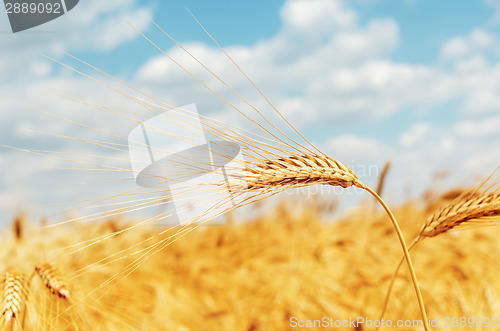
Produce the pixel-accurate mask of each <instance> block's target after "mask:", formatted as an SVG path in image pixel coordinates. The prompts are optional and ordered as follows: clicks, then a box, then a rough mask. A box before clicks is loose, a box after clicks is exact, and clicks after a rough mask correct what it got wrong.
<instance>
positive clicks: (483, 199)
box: [379, 190, 500, 320]
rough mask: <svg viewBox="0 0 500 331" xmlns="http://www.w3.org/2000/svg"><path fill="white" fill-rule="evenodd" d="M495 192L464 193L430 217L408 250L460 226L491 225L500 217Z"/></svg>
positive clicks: (474, 191)
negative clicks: (426, 238)
mask: <svg viewBox="0 0 500 331" xmlns="http://www.w3.org/2000/svg"><path fill="white" fill-rule="evenodd" d="M495 192H497V190H495V191H494V192H493V193H482V194H479V193H478V192H477V191H476V190H473V191H466V192H463V193H462V195H461V196H460V197H458V198H457V200H455V202H453V203H450V204H448V205H446V206H445V207H442V208H441V209H439V211H437V212H436V213H434V214H432V215H431V216H430V217H429V219H428V220H427V222H426V223H425V224H424V226H423V227H422V229H421V230H420V233H419V234H418V236H417V237H416V238H415V240H414V241H413V242H412V243H411V245H410V246H409V247H408V250H410V249H411V248H413V247H414V246H415V245H416V244H417V243H419V242H420V241H421V240H422V239H424V238H425V237H435V236H438V235H440V234H443V233H445V232H448V231H450V230H452V229H454V228H456V227H459V226H465V225H470V226H473V225H474V224H476V225H479V224H488V223H491V222H492V221H493V220H495V219H496V218H498V217H500V194H498V193H495ZM472 193H473V194H472ZM403 259H404V258H403ZM403 259H401V261H400V262H399V264H398V266H397V268H396V270H395V271H394V274H393V276H392V278H391V282H390V284H389V289H388V291H387V294H386V296H385V301H384V305H383V308H382V312H381V314H380V318H379V320H380V319H382V318H383V317H384V314H385V312H386V310H387V305H388V304H389V298H390V296H391V291H392V287H393V286H394V281H395V280H396V277H397V275H398V272H399V268H400V267H401V265H402V263H403Z"/></svg>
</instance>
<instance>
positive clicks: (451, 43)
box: [441, 28, 497, 59]
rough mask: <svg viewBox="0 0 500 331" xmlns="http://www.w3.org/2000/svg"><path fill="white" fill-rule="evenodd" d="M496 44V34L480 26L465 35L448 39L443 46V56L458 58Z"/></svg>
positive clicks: (482, 50)
mask: <svg viewBox="0 0 500 331" xmlns="http://www.w3.org/2000/svg"><path fill="white" fill-rule="evenodd" d="M496 44H497V38H496V36H495V35H494V34H492V33H490V32H488V31H485V30H484V29H480V28H478V29H475V30H473V31H471V32H470V33H469V34H468V35H466V36H464V37H454V38H452V39H450V40H448V41H446V42H445V43H444V44H443V46H442V47H441V57H442V58H444V59H456V58H461V57H464V56H470V55H476V54H478V53H482V52H484V51H488V50H491V49H492V48H493V47H494V46H495V45H496Z"/></svg>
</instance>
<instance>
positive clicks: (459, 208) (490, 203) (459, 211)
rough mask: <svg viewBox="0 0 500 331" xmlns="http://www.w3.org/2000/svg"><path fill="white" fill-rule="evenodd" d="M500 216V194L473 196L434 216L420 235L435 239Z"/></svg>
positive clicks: (447, 207)
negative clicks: (450, 231) (456, 229)
mask: <svg viewBox="0 0 500 331" xmlns="http://www.w3.org/2000/svg"><path fill="white" fill-rule="evenodd" d="M499 216H500V194H498V193H490V194H485V195H480V196H473V197H470V198H467V199H464V200H463V201H460V202H458V203H454V204H450V205H448V206H446V207H444V208H441V210H439V212H437V213H435V214H433V215H432V216H431V217H430V218H429V220H428V221H427V222H426V223H425V224H424V226H423V228H422V230H421V231H420V233H419V235H418V240H420V239H421V238H423V237H435V236H437V235H440V234H442V233H445V232H448V231H449V230H451V229H454V228H456V227H459V226H464V225H471V221H474V222H476V223H478V222H481V223H482V222H483V221H486V222H488V220H492V219H493V218H496V217H499Z"/></svg>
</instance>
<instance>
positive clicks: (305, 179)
mask: <svg viewBox="0 0 500 331" xmlns="http://www.w3.org/2000/svg"><path fill="white" fill-rule="evenodd" d="M249 163H250V165H247V166H246V168H245V170H244V171H242V172H240V173H237V174H233V175H232V176H231V177H232V178H231V179H230V185H231V186H232V187H235V188H240V189H245V188H246V189H248V190H257V189H262V188H272V187H277V186H292V185H293V186H307V185H312V184H328V185H334V186H341V187H343V188H347V187H350V186H353V185H354V186H357V187H360V188H364V187H365V185H364V184H363V183H362V182H361V181H360V180H359V179H358V178H357V177H356V175H355V174H354V173H353V172H352V171H351V170H350V169H349V168H348V167H347V166H346V165H345V164H342V163H340V162H338V161H335V160H333V159H331V158H329V157H327V156H318V155H302V156H290V157H282V158H278V159H274V160H260V161H258V162H249ZM252 165H253V166H252Z"/></svg>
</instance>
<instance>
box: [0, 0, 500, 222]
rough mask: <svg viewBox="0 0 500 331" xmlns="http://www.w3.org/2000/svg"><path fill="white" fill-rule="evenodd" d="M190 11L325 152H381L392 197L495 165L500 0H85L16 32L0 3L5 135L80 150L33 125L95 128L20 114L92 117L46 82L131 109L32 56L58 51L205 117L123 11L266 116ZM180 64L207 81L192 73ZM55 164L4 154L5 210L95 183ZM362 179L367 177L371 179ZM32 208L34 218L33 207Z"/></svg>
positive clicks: (370, 160)
mask: <svg viewBox="0 0 500 331" xmlns="http://www.w3.org/2000/svg"><path fill="white" fill-rule="evenodd" d="M186 7H187V8H189V10H190V11H191V12H192V13H193V14H194V15H195V16H196V17H197V18H198V19H199V20H200V21H201V22H202V24H203V25H204V26H205V27H206V28H207V30H208V31H209V32H210V33H211V34H212V35H213V36H214V37H215V38H216V39H217V40H218V41H219V42H220V43H221V44H222V45H223V46H224V47H225V48H226V49H227V50H228V51H229V52H230V53H231V54H232V55H233V56H234V57H235V59H236V61H237V62H238V63H239V64H241V65H242V67H243V68H244V69H245V71H246V72H247V73H248V74H249V75H250V77H252V78H253V79H254V80H255V81H256V83H257V84H258V85H259V87H261V88H262V90H263V91H264V93H266V95H267V96H268V97H270V99H271V100H273V102H274V103H275V104H276V105H277V106H278V108H279V109H280V111H282V113H283V114H284V115H285V116H286V117H287V118H288V119H289V120H290V121H291V122H292V123H294V124H295V125H296V126H297V127H298V128H299V129H300V130H301V132H303V133H304V134H305V135H306V136H307V137H308V138H310V139H311V140H312V141H313V142H314V143H315V144H316V145H317V146H319V147H320V148H321V149H322V150H324V151H325V152H327V153H328V154H330V155H332V156H333V157H334V158H336V159H339V160H341V161H343V162H345V163H347V164H349V165H352V166H353V167H354V168H356V167H360V166H367V165H372V164H375V165H381V164H383V163H384V162H385V160H387V159H392V160H393V161H394V168H393V170H392V172H391V176H390V177H389V183H388V184H389V185H388V190H389V192H388V199H389V200H390V201H393V202H401V201H402V199H404V198H405V197H407V196H419V195H420V194H422V191H423V190H424V189H425V188H426V187H428V186H429V184H430V183H433V184H436V183H435V181H434V179H433V173H435V172H438V171H442V170H444V169H448V170H450V172H451V175H450V177H449V178H448V180H447V182H446V183H440V185H441V184H442V185H443V187H444V188H446V187H451V186H456V185H461V184H462V183H463V182H464V180H465V179H466V178H476V177H477V176H479V175H481V174H485V173H487V172H489V171H492V170H493V169H495V168H496V166H498V165H499V160H500V158H499V156H498V155H499V153H498V150H497V149H498V145H499V142H500V136H499V132H500V65H499V62H498V60H499V57H500V35H499V34H500V1H495V0H485V1H467V2H466V1H461V2H457V1H451V0H448V1H429V0H427V1H423V0H407V1H401V0H400V1H397V0H387V1H383V0H358V1H341V0H338V1H336V0H332V1H328V0H310V1H300V0H295V1H291V0H290V1H263V0H262V1H261V0H258V1H252V2H236V1H229V0H227V1H217V2H216V3H214V2H207V1H134V0H127V1H118V0H116V1H108V2H105V3H104V2H101V1H98V0H95V1H85V2H83V1H82V2H81V3H80V4H79V5H78V6H77V7H76V8H75V9H73V10H72V11H71V12H69V13H68V14H66V15H64V16H62V17H60V18H58V19H57V20H54V21H52V22H50V23H47V24H45V25H43V26H40V27H37V28H35V29H33V30H29V31H26V32H23V33H18V34H12V33H10V32H9V26H8V21H7V17H6V15H5V14H1V15H0V31H1V32H2V33H1V34H0V39H1V42H2V48H1V49H0V55H1V56H2V59H3V60H2V62H1V63H0V98H2V100H3V102H2V105H0V130H1V133H0V144H3V145H9V146H19V147H23V148H31V149H36V148H41V149H48V150H56V151H75V150H77V149H78V148H80V147H78V146H76V145H75V144H74V142H71V141H68V140H66V141H64V140H63V141H61V140H51V139H50V137H47V136H42V137H43V138H40V136H39V135H36V134H34V133H30V130H33V129H42V130H44V131H48V132H53V133H60V134H67V135H71V136H74V137H76V136H78V135H81V136H82V137H84V138H85V139H90V138H89V137H93V136H92V133H89V132H87V131H85V130H84V129H82V128H78V129H75V128H74V127H71V126H70V125H68V123H64V121H57V120H55V119H52V118H50V117H47V116H45V115H43V114H40V113H38V112H35V111H33V110H32V109H30V107H29V106H32V107H36V108H39V109H43V110H46V111H51V112H55V113H57V114H64V116H65V117H70V118H75V119H77V120H81V121H85V122H86V123H88V124H89V125H98V122H99V121H98V120H99V119H98V118H97V117H96V116H95V114H94V113H90V112H89V111H88V110H87V109H85V108H84V107H79V106H75V105H72V104H66V103H65V102H66V101H65V100H63V99H62V98H61V97H60V96H57V95H56V94H55V93H53V92H49V90H48V89H49V88H51V87H55V88H60V89H63V90H68V91H70V92H73V93H75V94H77V95H79V96H82V97H86V98H89V99H92V100H95V102H99V103H101V104H106V103H110V104H112V105H114V106H116V107H123V109H129V108H130V103H126V102H125V101H123V100H121V101H120V100H118V99H115V98H114V94H112V93H111V92H110V91H106V90H105V89H103V88H101V87H99V86H98V85H96V84H93V83H92V82H91V81H90V80H89V79H82V78H81V77H78V76H77V75H74V74H71V73H70V72H69V71H68V70H65V69H64V68H62V67H61V66H59V65H56V64H54V63H52V62H51V61H49V60H46V59H45V58H43V57H42V56H41V55H40V54H46V55H49V56H53V57H55V58H57V59H64V56H63V54H62V51H67V52H69V53H71V54H73V55H76V56H77V57H79V58H81V59H83V60H85V61H88V62H90V63H92V64H94V65H96V66H98V67H100V68H102V69H104V70H105V71H107V72H109V73H111V74H113V75H115V76H117V77H119V78H121V79H123V80H124V81H126V82H128V83H130V84H131V85H134V86H136V87H138V88H140V89H143V90H146V91H148V92H150V93H152V94H154V95H155V96H159V97H160V98H162V99H164V100H168V101H172V102H174V103H177V104H188V103H191V102H196V104H197V105H198V108H199V109H200V107H201V108H204V109H205V112H206V113H207V114H214V115H215V114H218V113H220V112H224V111H227V110H226V109H224V108H223V107H222V106H220V105H218V104H217V103H216V102H215V101H214V100H213V97H211V96H209V95H206V93H205V94H204V92H203V91H202V89H200V86H199V85H197V83H196V82H194V81H192V80H191V79H190V78H189V77H187V75H185V74H182V73H180V72H178V71H176V69H175V68H174V67H175V66H174V65H173V64H172V63H171V62H169V60H168V59H166V58H165V57H162V56H161V55H159V52H158V51H157V50H156V49H155V48H154V47H152V46H151V45H149V44H148V43H147V42H146V41H145V40H144V39H143V38H141V37H140V36H139V35H138V34H137V33H136V32H135V31H134V30H133V29H131V28H130V27H129V26H127V25H126V24H125V23H124V22H123V20H122V19H121V18H124V19H126V20H128V21H130V22H131V23H132V24H133V25H134V26H135V27H137V29H138V30H140V31H142V32H144V33H146V34H147V35H148V36H149V37H151V39H153V40H154V41H155V42H157V43H158V45H159V46H160V47H162V48H163V49H165V50H166V51H168V53H169V54H171V55H172V56H174V57H175V58H177V59H179V60H180V61H186V59H185V58H186V56H185V54H184V55H183V54H182V52H180V51H179V50H178V49H176V48H175V47H174V46H173V43H172V42H171V41H170V40H168V38H166V37H165V36H162V34H161V33H160V32H159V31H158V30H157V29H156V28H154V27H153V26H152V24H151V22H150V21H149V17H151V18H153V19H154V21H155V22H156V23H157V24H158V25H160V26H161V27H162V28H163V29H165V30H166V31H167V32H168V33H170V34H171V35H172V36H173V37H174V38H176V39H177V40H178V41H179V42H181V43H183V44H184V45H186V47H187V48H189V49H190V50H193V52H194V53H195V54H196V55H197V56H198V57H200V59H202V60H203V61H204V62H206V64H207V65H209V66H210V67H212V68H215V69H216V71H217V72H218V73H221V75H224V77H225V79H227V80H228V82H230V84H231V85H232V86H235V88H237V89H238V91H240V92H241V93H242V94H244V95H245V96H246V97H247V98H248V100H249V101H250V102H252V103H254V104H255V105H257V106H258V107H261V106H262V107H263V111H267V110H266V107H265V106H264V104H263V103H262V100H261V99H259V98H258V97H257V96H256V95H255V91H252V89H251V87H250V86H249V84H248V83H247V82H245V81H244V79H242V77H241V75H239V74H238V73H236V72H235V71H234V70H233V69H231V68H230V66H229V65H228V63H227V61H224V59H223V56H222V55H221V54H220V53H218V52H217V50H216V49H215V48H214V46H213V44H211V41H210V40H209V38H207V36H206V35H205V34H204V32H203V30H202V29H201V28H200V27H199V26H198V25H197V23H196V22H195V21H194V20H193V19H192V17H191V16H190V15H189V13H188V12H187V11H186V9H185V8H186ZM66 61H69V60H68V59H67V58H66V59H65V60H64V62H66ZM182 63H186V65H187V66H189V64H187V62H182ZM71 64H72V65H76V64H75V62H71ZM78 68H83V67H81V66H78ZM189 68H191V67H189ZM84 70H87V71H85V72H88V68H87V69H84ZM190 70H192V72H193V73H194V74H197V75H201V77H205V76H203V72H202V71H201V70H200V69H199V68H195V67H193V68H192V69H190ZM208 79H209V78H208ZM217 91H218V90H217ZM28 105H29V106H28ZM224 116H226V115H224ZM229 120H231V121H232V120H233V118H232V117H229ZM235 121H236V120H235ZM122 134H126V132H125V133H123V132H122ZM82 148H83V149H82V153H83V151H85V152H88V153H98V151H97V149H93V147H90V146H86V147H82ZM57 167H61V165H60V164H58V163H57V162H56V161H54V160H51V159H48V158H40V157H36V156H33V155H27V154H26V153H22V152H18V151H13V150H8V149H1V150H0V169H1V170H2V173H3V174H4V176H3V178H1V179H0V213H1V215H6V217H5V218H4V219H10V218H11V217H12V215H13V214H15V213H16V212H17V211H19V210H22V209H25V208H26V206H31V205H34V206H39V205H43V204H50V203H56V202H60V201H70V200H72V199H73V200H80V199H83V198H84V197H86V196H88V195H89V192H91V191H96V190H98V191H100V190H101V188H100V186H94V187H91V186H90V185H89V186H84V187H81V188H80V187H79V188H78V189H77V190H74V189H70V188H68V187H65V188H64V187H61V186H60V185H58V184H60V183H61V182H65V181H67V180H68V181H69V179H74V178H75V176H71V175H65V174H63V173H62V172H61V171H60V170H55V169H54V168H57ZM354 170H356V169H354ZM365 180H366V182H367V183H368V184H372V183H374V182H375V181H376V174H368V175H367V178H366V179H365ZM56 183H57V185H56ZM97 187H99V188H97ZM122 189H124V187H121V186H111V185H107V186H106V187H105V188H103V189H102V190H104V191H106V192H109V193H110V194H111V193H113V192H116V191H119V190H122ZM48 191H50V192H51V194H50V195H47V192H48ZM35 210H36V211H33V214H34V215H42V214H44V212H43V211H42V212H40V211H39V209H35Z"/></svg>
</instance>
